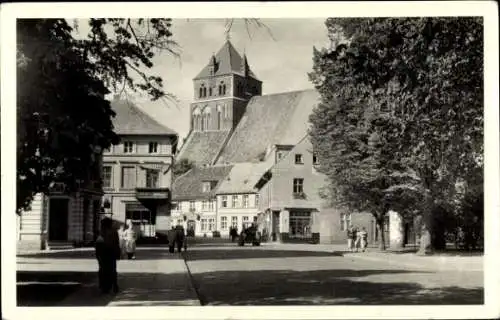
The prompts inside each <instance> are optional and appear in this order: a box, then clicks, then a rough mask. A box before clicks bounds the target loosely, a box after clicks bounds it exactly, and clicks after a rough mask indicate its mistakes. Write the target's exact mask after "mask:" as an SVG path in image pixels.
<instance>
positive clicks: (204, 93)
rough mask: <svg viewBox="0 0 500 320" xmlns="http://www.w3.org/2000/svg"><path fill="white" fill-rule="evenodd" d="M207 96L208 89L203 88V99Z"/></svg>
mask: <svg viewBox="0 0 500 320" xmlns="http://www.w3.org/2000/svg"><path fill="white" fill-rule="evenodd" d="M206 96H207V88H205V87H203V97H206Z"/></svg>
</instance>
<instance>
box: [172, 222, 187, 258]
mask: <svg viewBox="0 0 500 320" xmlns="http://www.w3.org/2000/svg"><path fill="white" fill-rule="evenodd" d="M175 242H176V246H177V252H181V251H182V247H184V251H186V249H187V243H186V235H185V234H184V228H183V227H182V226H177V227H176V228H175Z"/></svg>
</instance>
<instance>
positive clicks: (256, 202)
mask: <svg viewBox="0 0 500 320" xmlns="http://www.w3.org/2000/svg"><path fill="white" fill-rule="evenodd" d="M259 201H260V194H258V193H257V194H255V207H256V208H258V207H259Z"/></svg>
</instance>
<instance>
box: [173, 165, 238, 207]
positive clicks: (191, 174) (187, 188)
mask: <svg viewBox="0 0 500 320" xmlns="http://www.w3.org/2000/svg"><path fill="white" fill-rule="evenodd" d="M231 168H232V166H231V165H222V166H210V167H193V168H192V169H191V170H189V171H188V172H186V173H185V174H183V175H181V176H179V177H178V178H177V179H175V181H174V183H173V186H172V200H174V201H179V200H196V199H210V198H213V197H215V193H216V191H217V188H218V186H219V185H220V184H221V181H222V180H223V179H224V178H225V177H226V176H227V175H228V174H229V172H230V171H231ZM203 181H217V184H216V186H215V187H213V188H212V190H211V191H210V192H203V190H202V182H203Z"/></svg>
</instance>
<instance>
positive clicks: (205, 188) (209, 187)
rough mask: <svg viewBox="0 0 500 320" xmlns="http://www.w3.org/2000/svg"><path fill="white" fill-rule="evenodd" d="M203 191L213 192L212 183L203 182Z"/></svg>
mask: <svg viewBox="0 0 500 320" xmlns="http://www.w3.org/2000/svg"><path fill="white" fill-rule="evenodd" d="M201 187H202V191H203V192H210V190H211V183H210V181H203V184H202V186H201Z"/></svg>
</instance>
